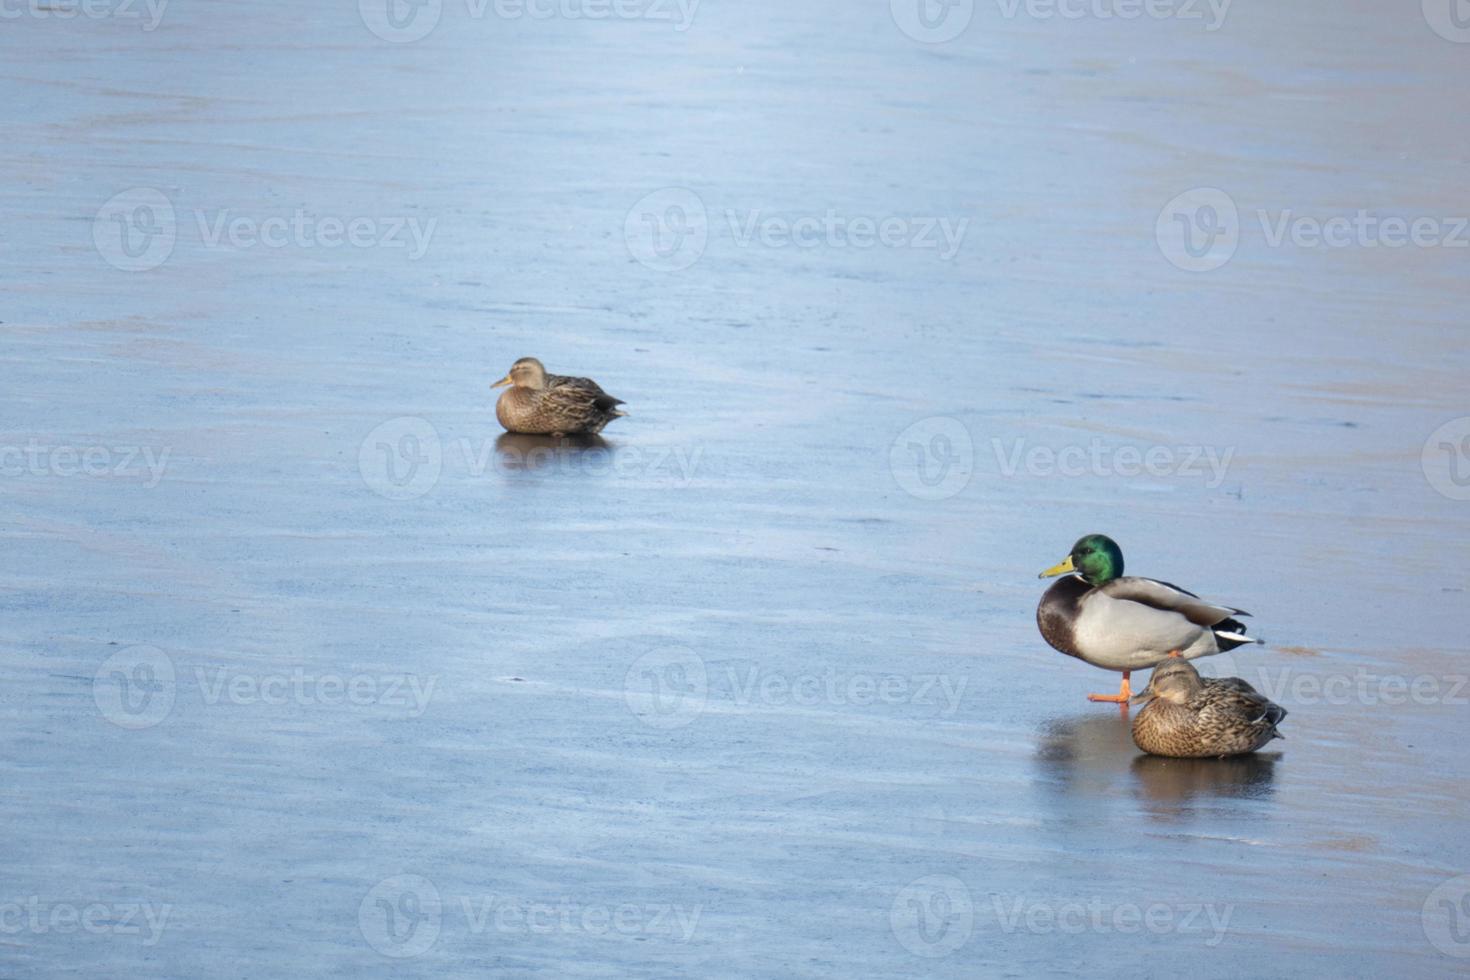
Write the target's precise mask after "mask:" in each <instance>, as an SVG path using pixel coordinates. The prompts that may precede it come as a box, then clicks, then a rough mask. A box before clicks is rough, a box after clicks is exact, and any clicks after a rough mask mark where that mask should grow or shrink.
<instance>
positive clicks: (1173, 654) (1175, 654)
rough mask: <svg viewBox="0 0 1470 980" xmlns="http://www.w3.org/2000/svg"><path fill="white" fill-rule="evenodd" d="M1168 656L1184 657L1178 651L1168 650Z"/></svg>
mask: <svg viewBox="0 0 1470 980" xmlns="http://www.w3.org/2000/svg"><path fill="white" fill-rule="evenodd" d="M1169 656H1171V657H1182V656H1184V654H1182V653H1180V652H1179V651H1178V650H1170V651H1169Z"/></svg>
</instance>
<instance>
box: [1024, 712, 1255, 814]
mask: <svg viewBox="0 0 1470 980" xmlns="http://www.w3.org/2000/svg"><path fill="white" fill-rule="evenodd" d="M1131 723H1132V719H1131V718H1130V717H1129V715H1128V713H1127V712H1118V711H1099V712H1094V713H1090V714H1086V715H1080V716H1074V717H1070V718H1056V719H1053V720H1051V721H1049V722H1047V723H1046V725H1045V726H1044V727H1043V729H1042V732H1041V736H1040V738H1039V739H1038V740H1037V744H1036V764H1037V766H1038V768H1039V769H1040V770H1041V772H1042V773H1043V775H1044V776H1046V777H1048V778H1047V780H1046V782H1047V783H1048V784H1049V785H1050V786H1052V787H1053V788H1054V789H1056V790H1057V791H1059V793H1060V794H1061V795H1064V796H1066V797H1068V798H1069V799H1072V798H1075V799H1076V800H1077V802H1078V803H1079V805H1081V806H1083V807H1087V806H1093V805H1096V804H1097V802H1098V799H1099V798H1100V797H1107V796H1116V795H1117V792H1118V790H1119V788H1120V787H1127V788H1128V789H1131V790H1132V792H1133V794H1134V795H1135V796H1136V797H1137V798H1138V799H1140V800H1141V801H1143V803H1144V805H1145V807H1146V808H1147V809H1148V810H1149V811H1150V812H1153V813H1155V814H1156V815H1160V816H1163V815H1167V814H1169V813H1182V812H1186V811H1188V810H1190V809H1192V804H1193V803H1198V802H1203V801H1207V800H1211V799H1216V800H1221V799H1224V800H1229V799H1236V800H1250V799H1264V798H1267V797H1269V796H1270V795H1271V794H1272V793H1273V792H1274V786H1273V781H1274V778H1275V765H1276V761H1277V760H1278V759H1279V758H1280V757H1281V753H1279V752H1275V753H1269V754H1262V753H1256V754H1254V755H1241V756H1233V757H1231V758H1227V759H1165V758H1162V757H1160V756H1153V755H1147V754H1145V753H1143V752H1140V751H1139V750H1138V747H1137V746H1135V745H1134V744H1133V735H1132V731H1131ZM1130 777H1131V780H1130Z"/></svg>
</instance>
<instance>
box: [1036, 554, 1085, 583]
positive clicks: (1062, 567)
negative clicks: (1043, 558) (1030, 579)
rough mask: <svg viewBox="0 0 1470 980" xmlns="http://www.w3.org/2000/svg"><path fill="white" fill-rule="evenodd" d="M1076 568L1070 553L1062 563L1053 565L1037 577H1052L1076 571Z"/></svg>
mask: <svg viewBox="0 0 1470 980" xmlns="http://www.w3.org/2000/svg"><path fill="white" fill-rule="evenodd" d="M1076 570H1077V569H1076V568H1074V567H1073V565H1072V556H1071V555H1068V556H1067V557H1066V558H1063V559H1062V560H1061V562H1060V563H1058V564H1056V565H1053V566H1052V567H1050V568H1048V569H1047V570H1046V571H1044V572H1042V573H1041V574H1040V575H1038V576H1036V577H1037V578H1051V577H1052V576H1054V575H1065V574H1067V573H1068V572H1075V571H1076Z"/></svg>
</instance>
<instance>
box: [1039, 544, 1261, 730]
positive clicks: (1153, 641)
mask: <svg viewBox="0 0 1470 980" xmlns="http://www.w3.org/2000/svg"><path fill="white" fill-rule="evenodd" d="M1066 572H1073V573H1075V574H1072V575H1068V576H1067V577H1066V578H1064V579H1062V580H1061V581H1059V582H1057V584H1056V585H1053V586H1052V587H1051V588H1049V589H1047V590H1046V594H1045V595H1043V596H1042V597H1041V603H1040V604H1039V605H1038V606H1037V607H1036V625H1037V626H1039V627H1041V635H1042V638H1043V639H1045V640H1046V642H1047V643H1050V644H1051V645H1052V646H1053V647H1055V648H1056V649H1058V650H1060V651H1061V652H1062V653H1065V654H1067V655H1068V656H1070V657H1076V658H1077V659H1079V660H1085V661H1087V662H1088V663H1090V664H1092V665H1093V666H1094V667H1102V668H1103V669H1104V670H1121V671H1122V672H1123V684H1122V686H1121V687H1120V688H1119V689H1118V693H1117V694H1115V695H1114V694H1089V695H1088V696H1087V698H1088V700H1090V701H1113V702H1117V703H1119V704H1124V703H1127V701H1128V698H1129V696H1130V695H1131V694H1132V690H1131V689H1130V688H1129V687H1128V675H1129V674H1130V673H1132V672H1133V671H1135V670H1142V669H1144V668H1145V667H1153V666H1155V665H1156V664H1158V663H1159V662H1160V661H1163V660H1165V659H1167V658H1169V657H1182V658H1184V659H1185V660H1193V659H1194V658H1195V657H1208V656H1209V655H1210V654H1212V653H1220V652H1221V651H1222V650H1233V649H1234V648H1236V647H1238V646H1240V645H1241V644H1243V643H1259V642H1260V641H1259V640H1253V639H1251V638H1250V637H1248V636H1246V635H1245V625H1244V624H1243V623H1241V622H1240V621H1239V620H1237V619H1234V618H1232V617H1235V616H1248V615H1250V614H1249V613H1247V612H1244V611H1242V610H1239V609H1232V608H1231V607H1229V606H1217V605H1215V604H1214V603H1210V602H1206V601H1205V600H1203V599H1201V598H1200V597H1199V596H1197V595H1195V594H1194V593H1193V592H1186V591H1184V590H1183V589H1181V588H1179V586H1177V585H1170V584H1169V583H1168V582H1156V581H1154V580H1153V579H1151V578H1140V577H1138V576H1136V575H1129V576H1126V577H1125V576H1124V575H1123V551H1122V549H1120V548H1119V547H1118V545H1117V543H1116V542H1115V541H1113V539H1112V538H1110V537H1108V536H1107V535H1103V534H1089V535H1087V537H1085V538H1082V539H1080V540H1079V541H1078V542H1077V543H1076V544H1074V545H1072V553H1071V554H1070V555H1068V556H1067V557H1066V559H1064V560H1063V561H1062V562H1060V563H1059V564H1057V565H1053V566H1052V567H1051V568H1048V569H1047V570H1046V571H1044V572H1042V573H1041V574H1040V575H1039V576H1037V577H1038V578H1050V577H1052V576H1053V575H1062V574H1064V573H1066Z"/></svg>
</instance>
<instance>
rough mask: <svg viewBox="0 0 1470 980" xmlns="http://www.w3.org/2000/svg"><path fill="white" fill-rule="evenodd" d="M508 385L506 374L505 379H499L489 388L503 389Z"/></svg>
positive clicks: (508, 378)
mask: <svg viewBox="0 0 1470 980" xmlns="http://www.w3.org/2000/svg"><path fill="white" fill-rule="evenodd" d="M508 384H510V375H508V374H507V375H506V376H505V377H503V378H501V379H500V380H499V381H497V382H495V383H494V384H493V385H491V386H490V387H492V388H504V387H505V386H506V385H508Z"/></svg>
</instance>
